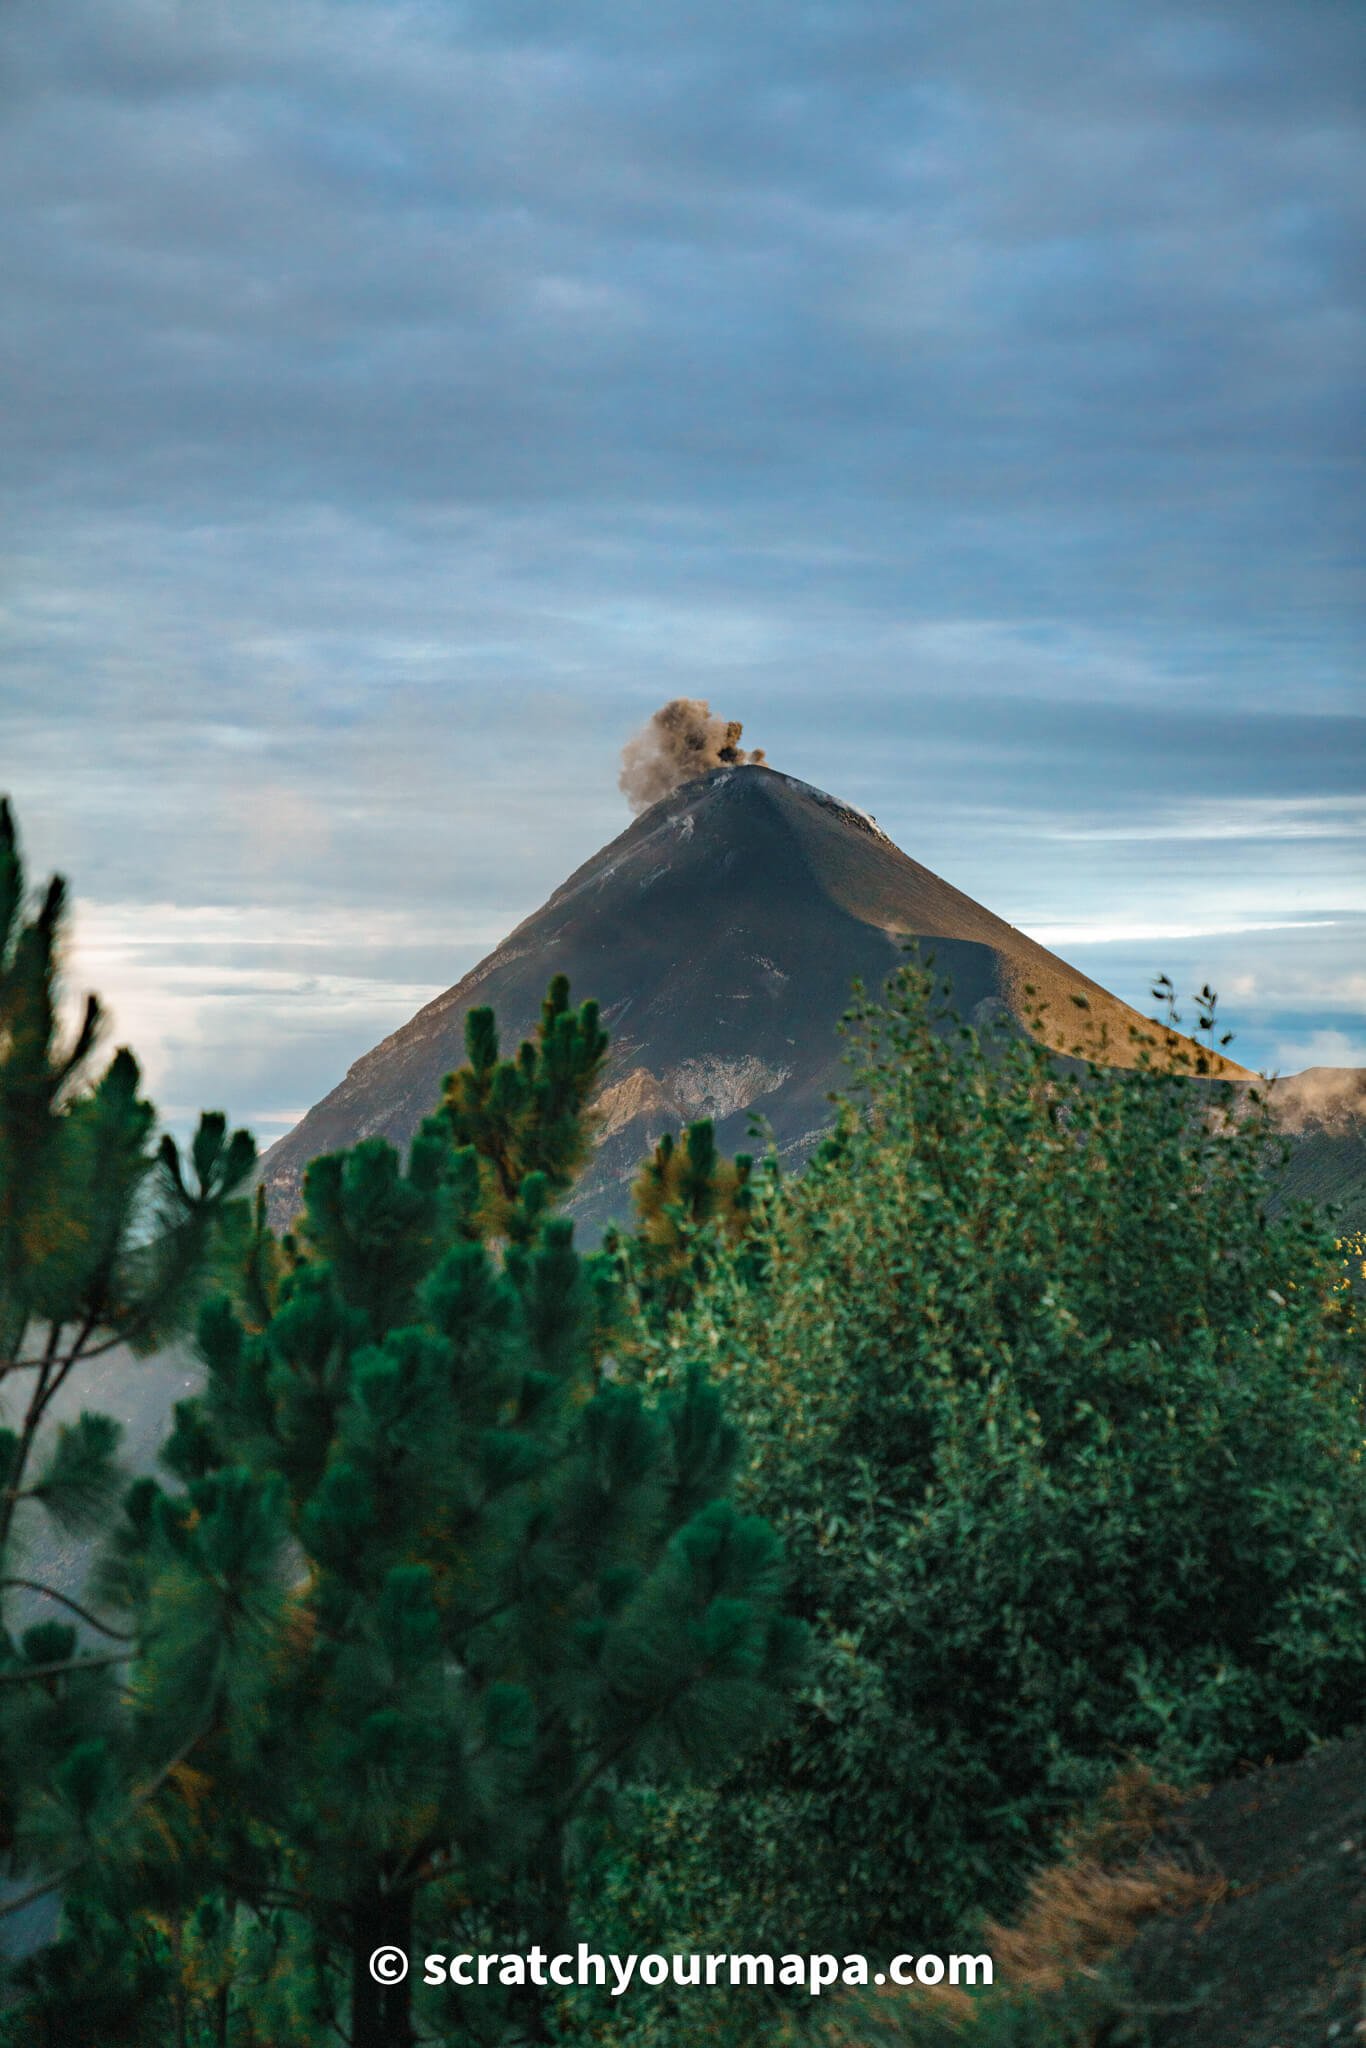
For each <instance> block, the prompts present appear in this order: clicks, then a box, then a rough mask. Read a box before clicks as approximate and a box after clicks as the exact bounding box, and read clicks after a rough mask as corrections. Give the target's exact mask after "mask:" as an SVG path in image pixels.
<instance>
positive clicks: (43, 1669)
mask: <svg viewBox="0 0 1366 2048" xmlns="http://www.w3.org/2000/svg"><path fill="white" fill-rule="evenodd" d="M136 1654H137V1652H136V1651H135V1650H102V1651H101V1652H100V1654H99V1656H98V1657H61V1658H59V1659H58V1660H57V1662H56V1663H55V1664H21V1665H20V1666H19V1667H18V1668H17V1669H16V1670H12V1671H0V1685H26V1684H27V1683H28V1681H29V1680H30V1679H31V1678H64V1677H65V1676H66V1675H67V1673H68V1672H71V1671H101V1670H103V1669H104V1667H105V1666H106V1665H107V1664H127V1663H130V1662H131V1660H132V1659H133V1657H134V1656H136Z"/></svg>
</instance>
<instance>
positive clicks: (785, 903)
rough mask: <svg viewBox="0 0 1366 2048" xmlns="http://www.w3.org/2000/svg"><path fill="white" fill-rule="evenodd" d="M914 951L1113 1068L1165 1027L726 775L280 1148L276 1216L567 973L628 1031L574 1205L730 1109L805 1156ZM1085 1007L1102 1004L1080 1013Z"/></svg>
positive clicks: (698, 790)
mask: <svg viewBox="0 0 1366 2048" xmlns="http://www.w3.org/2000/svg"><path fill="white" fill-rule="evenodd" d="M737 730H738V728H737ZM909 940H920V941H922V942H924V947H925V951H926V952H933V955H934V960H935V964H936V967H937V968H938V969H939V970H940V971H941V972H942V973H943V974H944V975H945V976H946V977H947V978H948V979H949V980H950V981H951V982H952V984H953V990H954V997H955V1002H956V1006H957V1009H958V1011H959V1013H960V1014H961V1015H962V1016H963V1017H964V1018H966V1019H968V1020H970V1021H974V1022H977V1023H982V1022H984V1021H986V1020H987V1019H989V1018H995V1017H1000V1016H1002V1015H1008V1016H1010V1017H1013V1018H1014V1019H1016V1020H1017V1021H1018V1022H1020V1023H1022V1024H1023V1023H1024V1022H1025V1019H1026V1016H1027V1014H1028V1013H1029V1012H1030V1011H1031V1010H1032V1009H1034V1008H1035V1006H1036V1005H1039V1004H1042V1005H1043V1006H1044V1010H1045V1028H1046V1029H1047V1031H1048V1035H1049V1037H1050V1040H1051V1041H1052V1042H1053V1043H1055V1044H1056V1045H1058V1046H1063V1045H1071V1044H1072V1043H1073V1042H1074V1041H1075V1039H1076V1037H1077V1035H1078V1025H1079V1021H1081V1022H1084V1023H1085V1024H1086V1026H1087V1028H1089V1029H1090V1030H1092V1031H1094V1030H1095V1029H1097V1028H1098V1027H1104V1028H1105V1029H1106V1030H1107V1032H1108V1038H1109V1043H1110V1047H1111V1050H1110V1053H1109V1055H1108V1056H1109V1057H1110V1058H1111V1059H1113V1060H1115V1061H1117V1062H1125V1061H1127V1060H1128V1059H1129V1058H1131V1057H1132V1048H1131V1045H1130V1039H1129V1031H1130V1027H1132V1026H1137V1027H1139V1028H1142V1029H1148V1028H1150V1027H1148V1026H1147V1025H1146V1024H1145V1020H1144V1019H1143V1018H1141V1017H1140V1016H1139V1015H1138V1013H1137V1011H1135V1010H1131V1009H1129V1008H1128V1006H1127V1005H1126V1004H1124V1003H1121V1002H1119V1001H1118V1000H1117V998H1115V997H1114V996H1112V995H1109V994H1108V993H1107V992H1106V991H1105V990H1104V989H1102V988H1100V987H1099V986H1098V985H1097V984H1096V983H1095V982H1093V981H1091V980H1089V979H1088V978H1087V976H1086V975H1084V974H1081V973H1079V972H1078V971H1077V970H1076V969H1075V968H1071V967H1068V966H1066V965H1065V964H1064V962H1062V961H1061V960H1059V959H1057V958H1056V956H1055V955H1054V954H1052V953H1049V952H1047V951H1046V950H1045V949H1044V948H1043V947H1042V946H1039V945H1036V944H1035V943H1034V941H1033V940H1032V939H1029V938H1026V937H1025V935H1024V934H1023V933H1022V932H1018V931H1016V929H1015V927H1014V926H1013V925H1009V924H1006V923H1005V922H1004V921H1003V920H1002V919H1001V918H999V917H994V916H993V915H992V913H991V912H990V911H989V910H985V909H983V907H982V906H981V904H979V903H974V902H973V900H972V899H971V897H968V896H964V895H963V894H962V893H961V892H960V891H959V890H957V889H954V888H952V887H951V886H950V885H949V884H948V883H947V882H944V881H941V880H940V878H939V877H938V876H937V875H933V874H931V873H930V872H929V870H928V869H927V868H923V867H921V866H920V865H919V863H918V862H916V861H913V860H911V859H910V858H909V857H908V856H907V855H906V854H904V853H902V852H901V850H900V848H899V847H897V846H895V845H893V843H892V841H891V840H890V839H888V838H887V836H886V834H885V833H883V832H881V831H879V829H878V827H877V826H876V824H874V822H873V821H872V819H871V818H868V817H866V816H865V815H864V813H863V812H861V811H857V810H854V809H851V808H850V807H849V806H848V805H846V804H841V803H838V802H836V800H835V799H834V798H833V797H829V796H826V795H825V794H824V793H823V792H822V791H820V790H818V789H813V788H812V787H811V786H810V784H808V783H805V782H798V781H797V780H796V779H795V778H794V777H792V776H790V775H783V774H780V773H779V772H778V771H777V770H776V769H773V768H769V767H767V766H764V765H759V764H753V763H749V764H746V765H743V766H730V765H726V766H722V767H717V768H712V769H710V770H709V771H707V772H705V773H703V774H701V775H698V776H695V777H694V778H692V779H690V780H686V781H683V782H681V783H680V784H679V785H678V786H677V787H676V788H675V789H673V790H672V791H671V792H670V794H668V795H666V796H664V797H663V798H662V799H661V800H660V801H658V802H656V803H654V804H652V805H651V806H650V808H649V809H648V810H646V811H645V812H644V814H643V815H642V816H640V817H639V818H637V819H636V821H635V822H634V824H632V825H630V826H628V827H627V829H626V830H625V831H624V832H623V833H622V834H621V835H620V837H619V838H616V839H614V840H613V841H612V842H611V844H610V845H608V846H606V847H604V848H603V849H602V851H601V852H600V853H598V854H595V855H594V857H593V858H592V859H591V860H590V861H587V862H586V863H585V864H584V866H583V867H581V868H579V869H578V871H577V872H576V873H575V874H573V875H571V876H570V877H569V879H568V881H567V882H565V883H563V884H562V886H561V887H560V888H558V889H557V890H556V891H555V893H554V895H553V896H552V897H551V898H550V900H549V901H548V902H547V903H546V904H545V905H543V907H542V908H541V909H540V910H538V911H536V912H535V913H534V915H533V916H531V917H529V918H527V919H526V920H525V922H524V923H522V924H520V925H518V926H517V928H516V930H515V931H513V932H511V933H510V934H509V936H508V937H507V938H506V939H504V941H503V943H502V944H501V945H500V946H498V947H497V948H496V949H495V950H494V951H493V952H492V953H490V954H489V955H488V957H487V958H486V959H484V960H482V961H481V962H480V963H479V965H478V966H477V967H475V968H474V969H473V970H472V971H471V972H470V973H469V974H467V975H466V976H465V978H464V980H463V981H460V982H458V983H457V984H456V986H455V987H454V988H452V989H449V990H448V991H447V992H446V994H445V995H441V996H438V997H437V998H436V999H435V1001H434V1002H431V1003H428V1004H427V1005H426V1007H425V1008H424V1009H422V1010H419V1011H418V1013H417V1015H416V1016H415V1017H414V1018H412V1019H411V1021H410V1022H409V1023H407V1024H405V1025H404V1026H403V1028H402V1029H401V1030H399V1031H396V1032H395V1033H394V1034H393V1036H392V1037H390V1038H386V1039H385V1040H384V1041H383V1043H382V1044H380V1045H378V1046H376V1047H375V1049H374V1051H373V1052H370V1053H367V1054H366V1055H365V1057H364V1058H363V1059H360V1060H358V1061H357V1062H356V1064H355V1066H353V1067H352V1069H351V1071H350V1072H349V1073H348V1075H347V1076H346V1079H345V1080H344V1081H342V1082H341V1084H340V1085H339V1086H338V1087H336V1088H334V1089H333V1091H332V1093H331V1094H330V1095H328V1096H326V1097H325V1098H324V1100H323V1101H322V1102H320V1103H319V1104H318V1105H317V1107H316V1108H315V1109H312V1110H310V1112H309V1113H308V1115H307V1116H306V1117H304V1118H303V1120H302V1122H300V1123H299V1124H297V1125H296V1126H295V1127H294V1129H293V1130H292V1131H290V1132H289V1133H288V1134H287V1135H286V1136H285V1137H283V1138H282V1139H280V1140H279V1142H278V1143H277V1144H276V1145H274V1146H273V1147H272V1148H271V1150H270V1151H269V1152H268V1153H267V1154H266V1157H265V1160H264V1162H263V1177H264V1180H265V1184H266V1187H267V1190H268V1194H269V1200H270V1208H271V1214H272V1217H273V1218H274V1220H275V1221H276V1223H277V1224H283V1223H286V1222H288V1221H289V1219H290V1218H291V1217H292V1216H293V1215H294V1213H295V1212H296V1210H297V1209H298V1207H299V1204H300V1199H301V1186H302V1177H303V1170H304V1168H305V1167H306V1166H307V1164H308V1162H309V1160H311V1159H313V1158H316V1157H317V1155H318V1154H319V1153H321V1152H331V1151H335V1150H337V1149H339V1148H340V1147H342V1146H345V1145H350V1144H354V1143H355V1141H356V1140H357V1139H358V1138H362V1137H368V1136H370V1135H372V1134H379V1135H382V1136H384V1137H387V1138H390V1139H392V1140H393V1141H394V1142H395V1143H396V1144H398V1145H400V1146H402V1145H406V1143H407V1141H408V1139H409V1138H411V1136H412V1134H413V1132H414V1131H415V1130H416V1129H417V1126H418V1124H419V1123H420V1122H421V1120H422V1118H423V1117H424V1116H425V1115H426V1114H427V1113H428V1111H429V1110H431V1109H433V1108H434V1107H435V1105H436V1101H437V1098H438V1096H439V1094H440V1091H441V1083H442V1080H443V1078H444V1076H445V1075H446V1074H448V1073H449V1072H450V1071H451V1070H452V1069H453V1068H455V1067H458V1066H460V1065H461V1064H462V1063H463V1061H464V1057H465V1050H464V1030H465V1018H466V1016H467V1014H468V1012H469V1011H470V1010H471V1009H472V1008H474V1007H476V1006H477V1005H479V1004H490V1005H492V1007H493V1009H494V1011H495V1014H496V1016H497V1019H498V1025H499V1032H500V1036H501V1040H502V1044H503V1047H504V1050H505V1051H506V1050H510V1049H511V1048H512V1047H513V1046H515V1044H516V1042H517V1041H518V1040H519V1039H520V1038H522V1037H524V1036H526V1035H527V1034H528V1033H529V1032H530V1031H531V1030H532V1029H533V1027H534V1026H535V1024H536V1021H537V1019H538V1017H539V1015H540V1004H541V998H542V996H543V995H544V993H545V989H546V984H547V983H548V982H549V980H550V977H551V976H552V975H553V974H556V973H564V974H567V975H568V977H569V982H570V988H571V991H572V995H573V998H574V1000H575V1001H582V1000H583V998H584V997H586V996H593V997H596V998H597V1000H598V1002H599V1003H600V1005H601V1010H602V1019H603V1023H604V1024H605V1025H606V1027H607V1029H608V1031H609V1032H610V1033H611V1036H612V1049H611V1054H610V1058H609V1064H608V1070H607V1075H606V1080H605V1084H604V1087H603V1089H602V1092H601V1094H600V1095H599V1097H598V1104H597V1107H598V1111H599V1116H600V1125H599V1139H598V1147H597V1151H596V1154H595V1156H594V1159H593V1161H592V1163H591V1165H590V1167H589V1168H588V1171H587V1172H586V1174H585V1176H584V1178H583V1180H582V1181H581V1182H580V1184H579V1187H578V1189H577V1191H576V1193H575V1196H574V1198H573V1200H572V1202H571V1204H570V1208H571V1210H572V1211H573V1212H574V1213H576V1214H577V1215H579V1216H580V1217H582V1218H583V1219H584V1220H585V1221H587V1222H601V1221H603V1220H604V1219H606V1218H607V1217H609V1216H612V1215H614V1214H618V1213H620V1212H621V1211H622V1210H623V1208H624V1206H625V1203H626V1194H627V1188H628V1186H629V1183H630V1180H631V1177H632V1176H633V1174H634V1171H635V1169H636V1167H637V1166H638V1164H639V1162H640V1160H641V1159H642V1158H643V1157H644V1155H645V1154H646V1152H647V1151H648V1150H649V1149H650V1147H651V1146H652V1145H653V1144H654V1142H655V1140H656V1139H657V1138H658V1137H659V1136H660V1135H661V1133H662V1132H664V1131H666V1130H677V1129H678V1128H679V1126H680V1125H682V1124H684V1123H686V1122H687V1121H688V1120H689V1119H691V1118H694V1117H700V1116H709V1117H711V1118H713V1119H714V1121H715V1123H716V1125H717V1137H718V1141H719V1142H720V1143H721V1144H722V1145H723V1146H725V1147H727V1148H728V1149H730V1150H732V1151H733V1150H736V1149H744V1147H745V1142H746V1137H747V1133H748V1129H749V1123H750V1118H751V1117H752V1116H753V1115H754V1114H756V1113H758V1114H760V1115H762V1116H763V1117H764V1118H765V1119H766V1121H767V1123H768V1125H769V1126H770V1128H771V1130H772V1133H773V1137H774V1141H775V1143H776V1145H777V1147H778V1149H779V1151H780V1152H781V1153H782V1154H783V1155H784V1156H785V1157H786V1158H787V1159H788V1160H789V1161H790V1162H792V1163H797V1162H799V1161H800V1160H802V1159H804V1158H805V1156H806V1154H807V1152H808V1151H809V1150H810V1148H811V1146H812V1144H813V1143H814V1142H815V1140H816V1138H817V1137H818V1136H819V1135H820V1133H821V1131H822V1130H823V1129H824V1128H825V1127H826V1126H827V1125H828V1123H829V1120H830V1108H829V1103H828V1100H827V1098H828V1096H829V1093H830V1091H831V1090H832V1089H833V1088H835V1087H837V1086H838V1085H839V1084H840V1082H841V1080H842V1078H843V1077H844V1069H843V1066H842V1063H841V1051H842V1041H841V1039H840V1038H839V1035H838V1032H837V1025H838V1023H839V1019H840V1017H841V1015H842V1014H843V1012H844V1011H845V1009H846V1008H847V1007H848V1002H849V990H850V983H851V982H852V981H853V980H854V979H855V977H858V978H860V979H861V980H862V981H863V982H864V983H865V984H866V985H867V986H868V988H869V989H870V990H871V989H877V988H879V987H881V985H882V984H883V982H884V981H885V980H886V978H887V976H888V975H889V974H890V973H891V971H892V970H893V968H894V967H895V966H896V965H897V963H898V960H899V958H900V957H901V953H902V950H903V948H904V947H905V945H906V943H907V942H908V941H909ZM1027 985H1028V986H1030V987H1032V989H1033V991H1034V994H1033V995H1032V996H1029V995H1027V994H1026V986H1027ZM1077 995H1084V996H1085V997H1086V998H1087V1001H1088V1004H1089V1009H1088V1011H1087V1012H1086V1015H1085V1018H1084V1019H1082V1017H1081V1013H1080V1012H1079V1011H1078V1009H1077V1008H1076V1006H1075V1005H1074V1003H1073V1000H1072V998H1073V997H1074V996H1077ZM1228 1071H1229V1072H1230V1073H1233V1074H1238V1075H1241V1074H1242V1072H1243V1070H1242V1069H1241V1068H1234V1067H1231V1066H1230V1068H1229V1069H1228Z"/></svg>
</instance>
